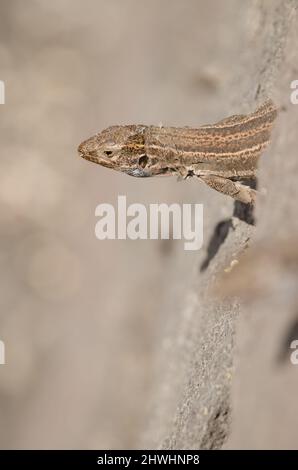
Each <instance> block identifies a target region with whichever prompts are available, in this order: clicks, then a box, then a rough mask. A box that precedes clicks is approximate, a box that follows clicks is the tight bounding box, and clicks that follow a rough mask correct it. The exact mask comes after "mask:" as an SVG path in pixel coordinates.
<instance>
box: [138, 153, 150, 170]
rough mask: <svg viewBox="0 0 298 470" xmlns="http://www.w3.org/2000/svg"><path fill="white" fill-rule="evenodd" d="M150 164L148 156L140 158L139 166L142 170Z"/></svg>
mask: <svg viewBox="0 0 298 470" xmlns="http://www.w3.org/2000/svg"><path fill="white" fill-rule="evenodd" d="M147 163H148V157H147V155H142V156H141V157H140V158H139V165H140V167H141V168H145V166H146V165H147Z"/></svg>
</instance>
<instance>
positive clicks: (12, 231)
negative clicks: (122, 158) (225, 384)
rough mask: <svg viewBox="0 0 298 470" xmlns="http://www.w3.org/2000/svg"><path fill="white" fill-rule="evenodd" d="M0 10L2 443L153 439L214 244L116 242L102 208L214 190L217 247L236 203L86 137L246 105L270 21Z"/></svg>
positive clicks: (205, 198) (69, 8)
mask: <svg viewBox="0 0 298 470" xmlns="http://www.w3.org/2000/svg"><path fill="white" fill-rule="evenodd" d="M0 9H1V11H0V17H1V28H0V35H1V44H0V64H1V76H0V79H1V80H4V82H5V85H6V104H5V105H2V106H1V107H0V113H1V121H0V126H1V130H0V132H1V140H0V141H1V160H0V166H1V168H0V207H1V254H0V256H1V283H0V302H1V310H0V339H1V340H3V341H4V342H5V347H6V365H5V366H0V420H1V430H0V446H1V448H73V449H75V448H134V447H137V446H139V445H140V442H142V445H144V446H146V445H149V446H150V443H152V440H150V439H149V438H148V439H147V440H146V438H145V440H143V437H142V436H143V435H144V433H145V435H146V429H147V428H148V425H149V422H150V419H151V418H152V415H153V414H154V413H155V406H156V402H155V401H154V396H155V393H156V388H157V386H158V383H159V380H160V378H158V374H157V369H158V367H159V362H160V351H162V350H163V349H165V350H167V349H169V348H170V347H171V344H169V342H167V340H165V338H166V335H164V331H166V330H167V328H168V323H169V318H171V321H173V319H175V318H179V315H180V314H181V312H182V307H183V306H184V304H185V291H186V290H187V286H188V285H189V284H190V283H191V279H192V276H193V273H194V272H195V273H197V272H198V254H197V253H192V252H185V251H184V250H183V245H182V243H181V242H171V241H169V242H165V241H154V242H150V241H137V242H132V241H105V242H100V241H98V240H97V239H96V238H95V235H94V227H95V223H96V219H95V215H94V211H95V207H96V206H97V204H99V203H101V202H109V203H113V204H115V203H116V201H117V196H118V195H119V194H124V195H126V196H127V201H128V203H132V202H140V203H143V204H148V203H151V202H184V203H186V202H193V203H194V202H203V203H204V204H205V210H206V216H205V220H204V222H205V227H204V234H205V243H204V247H203V252H204V253H205V252H206V249H207V243H208V240H209V238H210V236H211V234H212V231H213V229H214V226H215V224H216V222H217V221H218V220H221V219H222V218H225V217H227V216H230V215H231V213H232V210H233V209H232V208H233V203H232V201H229V200H227V198H225V197H224V196H222V195H220V194H216V193H213V192H212V191H211V190H210V189H208V188H206V187H203V186H202V185H201V184H199V183H198V182H197V181H189V182H184V183H177V181H176V180H175V178H172V179H171V178H165V179H158V178H157V179H146V180H145V181H144V180H138V179H136V178H130V177H128V176H126V175H123V174H118V173H113V172H111V171H109V170H106V169H104V168H100V167H98V166H96V165H94V164H91V163H89V162H86V161H84V160H82V159H79V158H78V157H77V154H76V148H77V146H78V144H79V143H80V142H81V141H82V140H83V139H85V138H87V137H89V136H91V135H92V134H94V133H96V132H98V131H99V130H101V129H102V128H104V127H106V126H108V125H111V124H124V123H125V124H127V123H145V124H158V123H160V122H162V123H163V124H164V125H168V124H169V125H181V126H183V125H189V126H196V125H200V124H206V123H208V122H212V121H216V120H218V119H220V118H223V117H224V116H225V115H226V114H227V113H230V112H231V110H232V111H234V112H242V111H246V110H247V109H248V108H247V107H246V106H247V104H246V98H247V96H254V94H255V92H256V90H257V86H258V81H257V79H254V80H252V81H251V82H250V83H249V80H250V78H249V77H245V73H244V72H243V75H242V77H243V79H242V80H241V81H238V82H237V77H238V74H239V69H240V70H242V71H243V70H244V69H241V67H242V65H241V64H242V63H243V61H244V58H245V57H244V58H243V55H242V53H243V43H245V42H246V41H249V40H250V35H252V34H257V32H258V31H259V29H258V28H261V26H262V24H261V22H259V23H258V18H257V19H256V21H254V22H253V23H250V20H251V18H250V16H249V15H250V9H249V2H248V1H243V2H241V6H240V2H239V1H236V0H226V1H225V2H222V1H220V0H209V1H208V2H206V1H203V0H187V1H182V0H163V1H162V2H161V1H158V0H141V1H140V0H124V1H121V0H109V1H104V0H84V1H83V0H59V1H58V0H52V1H50V2H49V1H46V0H30V1H27V2H24V1H22V0H11V1H9V2H8V1H7V2H1V6H0ZM244 55H245V54H244ZM236 71H237V73H236ZM232 83H236V84H237V91H236V92H235V93H234V92H233V91H231V90H233V88H232V85H231V84H232ZM248 83H249V85H248ZM242 93H244V95H243V96H245V98H244V99H243V100H242V99H241V100H240V102H239V99H238V101H237V99H236V97H237V98H239V96H242ZM245 94H246V95H245ZM245 230H246V229H245ZM244 235H245V236H246V235H247V233H246V232H245V231H244ZM245 236H244V238H245ZM232 251H233V247H232V248H231V252H232ZM183 315H186V317H187V315H188V314H187V312H186V313H185V312H184V314H183ZM187 318H188V317H187ZM178 324H179V322H178V323H177V325H178ZM172 327H173V328H175V321H174V323H173V325H172ZM170 328H171V326H170ZM176 332H177V336H178V339H177V341H178V344H179V341H180V343H181V342H183V334H184V333H183V331H181V330H179V328H178V329H176ZM179 335H181V338H182V339H181V338H180V336H179ZM179 338H180V340H179ZM181 344H182V343H181ZM184 372H185V371H184ZM180 373H181V370H180V371H179V370H177V371H176V375H177V377H180V375H179V374H180ZM156 432H157V435H158V430H157V429H156ZM153 434H154V433H153ZM151 445H152V444H151Z"/></svg>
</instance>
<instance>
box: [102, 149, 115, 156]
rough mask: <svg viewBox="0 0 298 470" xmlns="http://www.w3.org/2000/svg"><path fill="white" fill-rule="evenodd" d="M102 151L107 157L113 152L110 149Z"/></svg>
mask: <svg viewBox="0 0 298 470" xmlns="http://www.w3.org/2000/svg"><path fill="white" fill-rule="evenodd" d="M103 153H104V154H105V155H106V156H107V157H110V156H111V155H112V154H113V152H112V150H104V152H103Z"/></svg>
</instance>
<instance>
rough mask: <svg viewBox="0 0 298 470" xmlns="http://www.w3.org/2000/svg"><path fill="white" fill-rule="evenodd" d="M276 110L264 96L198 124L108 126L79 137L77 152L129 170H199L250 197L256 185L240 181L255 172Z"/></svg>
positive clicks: (218, 186) (143, 173)
mask: <svg viewBox="0 0 298 470" xmlns="http://www.w3.org/2000/svg"><path fill="white" fill-rule="evenodd" d="M276 116H277V108H276V106H275V105H274V103H273V102H272V101H271V100H268V101H266V102H265V103H263V104H262V105H261V106H260V107H259V108H258V109H257V110H256V111H255V112H254V113H251V114H248V115H235V116H231V117H229V118H226V119H223V120H222V121H219V122H218V123H216V124H212V125H206V126H201V127H199V128H197V129H195V128H189V127H182V128H176V127H157V126H145V125H128V126H111V127H108V128H107V129H105V130H103V131H102V132H100V133H99V134H96V135H95V136H93V137H91V138H90V139H88V140H86V141H85V142H82V143H81V144H80V146H79V148H78V152H79V154H80V156H81V157H83V158H85V159H86V160H89V161H91V162H94V163H98V164H99V165H102V166H105V167H107V168H111V169H113V170H117V171H122V172H124V173H127V174H128V175H131V176H136V177H148V176H156V175H172V174H176V175H180V176H182V177H183V178H187V177H191V176H197V177H198V178H199V179H201V180H202V181H204V182H205V183H206V184H208V185H209V186H210V187H212V188H213V189H215V190H217V191H220V192H222V193H224V194H227V195H229V196H231V197H233V198H234V199H237V200H239V201H241V202H244V203H254V201H255V196H256V191H254V190H253V189H251V188H250V187H248V186H246V185H244V184H242V181H243V180H246V179H250V180H251V179H252V178H255V177H256V175H257V162H258V159H259V157H260V155H261V153H262V152H263V151H264V149H265V148H266V147H267V145H268V144H269V141H270V134H271V130H272V126H273V123H274V121H275V119H276Z"/></svg>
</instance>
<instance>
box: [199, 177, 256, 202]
mask: <svg viewBox="0 0 298 470" xmlns="http://www.w3.org/2000/svg"><path fill="white" fill-rule="evenodd" d="M198 177H199V178H200V179H201V180H202V181H204V182H205V183H206V184H208V186H210V187H211V188H213V189H215V190H216V191H219V192H220V193H223V194H226V195H227V196H231V197H232V198H233V199H236V200H237V201H240V202H243V203H244V204H254V203H255V200H256V195H257V191H255V190H254V189H252V188H250V187H249V186H246V185H245V184H242V183H240V182H239V181H232V180H230V179H228V178H223V177H222V176H216V175H204V176H201V175H200V176H198Z"/></svg>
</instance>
